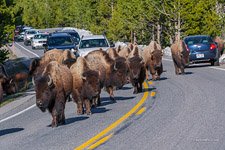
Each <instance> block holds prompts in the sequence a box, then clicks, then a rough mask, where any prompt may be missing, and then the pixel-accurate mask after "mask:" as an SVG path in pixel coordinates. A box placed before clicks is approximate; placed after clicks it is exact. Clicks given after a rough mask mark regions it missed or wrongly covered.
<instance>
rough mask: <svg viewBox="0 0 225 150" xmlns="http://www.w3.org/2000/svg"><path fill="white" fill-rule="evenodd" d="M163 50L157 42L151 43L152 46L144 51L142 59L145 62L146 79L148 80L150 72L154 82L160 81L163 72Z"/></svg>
mask: <svg viewBox="0 0 225 150" xmlns="http://www.w3.org/2000/svg"><path fill="white" fill-rule="evenodd" d="M162 56H163V53H162V49H161V46H160V45H159V44H157V43H156V42H155V41H151V42H150V44H149V45H148V46H147V47H145V48H144V49H143V54H142V57H143V59H144V62H145V70H146V79H147V80H148V79H149V78H148V70H150V74H151V75H152V80H158V79H160V75H161V74H162V72H163V65H162Z"/></svg>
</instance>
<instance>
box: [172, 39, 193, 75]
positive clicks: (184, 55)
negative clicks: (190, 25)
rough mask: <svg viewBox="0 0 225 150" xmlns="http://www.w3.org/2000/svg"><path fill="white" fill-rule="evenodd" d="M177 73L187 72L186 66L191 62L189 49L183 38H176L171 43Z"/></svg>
mask: <svg viewBox="0 0 225 150" xmlns="http://www.w3.org/2000/svg"><path fill="white" fill-rule="evenodd" d="M171 53H172V59H173V63H174V67H175V74H176V75H178V74H185V72H184V68H185V67H186V66H188V64H189V51H188V50H187V47H186V45H185V43H184V41H183V40H176V41H175V43H173V44H172V45H171Z"/></svg>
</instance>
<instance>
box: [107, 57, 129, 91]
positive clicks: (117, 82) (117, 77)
mask: <svg viewBox="0 0 225 150" xmlns="http://www.w3.org/2000/svg"><path fill="white" fill-rule="evenodd" d="M128 71H129V70H128V64H127V62H126V59H125V58H123V57H118V58H117V59H115V63H114V66H113V71H112V75H111V79H110V80H111V81H110V82H111V83H113V84H112V85H113V86H116V87H117V88H119V89H120V88H122V87H123V86H124V85H125V84H126V83H127V78H128Z"/></svg>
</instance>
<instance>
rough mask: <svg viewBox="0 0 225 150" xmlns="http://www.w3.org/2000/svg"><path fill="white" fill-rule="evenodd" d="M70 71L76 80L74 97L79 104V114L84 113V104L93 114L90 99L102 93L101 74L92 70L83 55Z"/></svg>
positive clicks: (88, 112) (87, 110)
mask: <svg viewBox="0 0 225 150" xmlns="http://www.w3.org/2000/svg"><path fill="white" fill-rule="evenodd" d="M70 71H71V73H72V76H73V81H74V84H73V92H72V97H73V99H74V101H75V102H76V104H77V114H83V111H84V108H83V105H84V106H85V109H86V113H87V114H88V115H89V114H91V104H90V101H91V100H93V98H96V97H99V95H100V81H99V74H98V72H96V71H92V70H90V68H89V67H88V64H87V62H86V60H85V59H84V58H83V57H79V58H78V59H77V61H76V63H74V64H73V65H72V66H71V67H70ZM99 98H100V97H99Z"/></svg>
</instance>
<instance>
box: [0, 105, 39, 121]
mask: <svg viewBox="0 0 225 150" xmlns="http://www.w3.org/2000/svg"><path fill="white" fill-rule="evenodd" d="M35 106H36V104H33V105H32V106H30V107H28V108H26V109H24V110H22V111H20V112H18V113H16V114H14V115H12V116H9V117H7V118H5V119H2V120H0V123H2V122H4V121H6V120H9V119H11V118H14V117H16V116H19V115H20V114H22V113H24V112H26V111H28V110H30V109H32V108H34V107H35Z"/></svg>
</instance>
